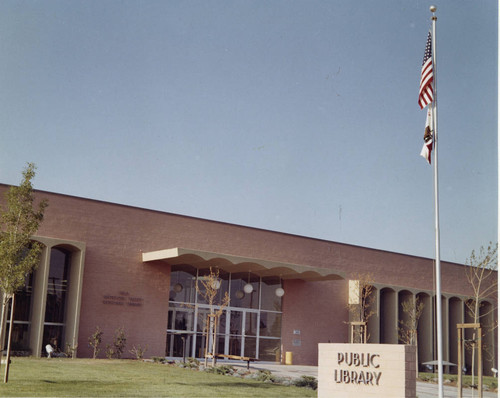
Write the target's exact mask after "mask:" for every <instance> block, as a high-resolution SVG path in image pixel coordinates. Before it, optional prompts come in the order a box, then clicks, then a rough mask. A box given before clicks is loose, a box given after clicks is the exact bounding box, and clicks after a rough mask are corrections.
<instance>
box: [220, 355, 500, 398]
mask: <svg viewBox="0 0 500 398" xmlns="http://www.w3.org/2000/svg"><path fill="white" fill-rule="evenodd" d="M217 363H220V362H219V361H218V362H217ZM231 365H232V366H234V367H241V368H246V365H245V364H241V362H239V363H238V362H231ZM250 369H252V370H259V369H262V370H265V369H267V370H269V371H271V372H272V373H273V374H275V375H276V376H280V377H290V378H300V377H301V376H313V377H316V378H317V377H318V367H317V366H301V365H277V364H274V363H265V362H264V363H259V362H256V363H253V364H252V365H250ZM437 396H438V385H437V384H433V383H423V382H419V381H417V397H418V398H436V397H437ZM462 396H463V398H470V397H478V393H477V391H474V390H471V389H470V388H464V389H462ZM456 397H457V388H456V387H452V386H447V385H445V386H444V398H456ZM483 397H484V398H497V397H498V393H496V392H488V391H484V392H483Z"/></svg>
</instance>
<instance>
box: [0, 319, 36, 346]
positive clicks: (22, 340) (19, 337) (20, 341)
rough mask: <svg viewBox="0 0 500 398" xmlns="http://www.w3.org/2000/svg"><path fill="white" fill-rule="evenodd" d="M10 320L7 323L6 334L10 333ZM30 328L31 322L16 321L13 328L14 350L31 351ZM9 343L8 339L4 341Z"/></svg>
mask: <svg viewBox="0 0 500 398" xmlns="http://www.w3.org/2000/svg"><path fill="white" fill-rule="evenodd" d="M9 329H10V322H7V323H6V331H5V336H8V335H9ZM29 329H30V324H29V323H28V322H22V323H18V322H14V328H13V329H12V346H11V349H12V351H31V350H30V342H29V336H30V335H29ZM4 344H5V345H7V339H5V342H4Z"/></svg>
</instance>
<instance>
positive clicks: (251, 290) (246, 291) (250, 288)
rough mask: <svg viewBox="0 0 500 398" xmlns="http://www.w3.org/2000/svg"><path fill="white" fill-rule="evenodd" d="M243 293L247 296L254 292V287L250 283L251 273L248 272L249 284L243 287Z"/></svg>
mask: <svg viewBox="0 0 500 398" xmlns="http://www.w3.org/2000/svg"><path fill="white" fill-rule="evenodd" d="M243 291H244V292H245V293H247V294H250V293H252V292H253V285H252V284H251V283H250V271H248V283H247V284H246V285H245V286H243Z"/></svg>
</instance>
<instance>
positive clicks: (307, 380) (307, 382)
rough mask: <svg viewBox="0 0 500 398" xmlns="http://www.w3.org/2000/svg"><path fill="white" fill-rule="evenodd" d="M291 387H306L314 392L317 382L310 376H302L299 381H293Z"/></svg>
mask: <svg viewBox="0 0 500 398" xmlns="http://www.w3.org/2000/svg"><path fill="white" fill-rule="evenodd" d="M293 385H294V386H296V387H306V388H311V389H313V390H316V389H317V388H318V380H316V378H315V377H312V376H302V377H301V378H300V379H295V380H294V381H293Z"/></svg>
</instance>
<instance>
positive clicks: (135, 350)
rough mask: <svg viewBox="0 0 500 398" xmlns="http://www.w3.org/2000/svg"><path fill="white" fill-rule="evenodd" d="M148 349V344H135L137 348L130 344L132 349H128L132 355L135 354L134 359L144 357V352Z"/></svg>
mask: <svg viewBox="0 0 500 398" xmlns="http://www.w3.org/2000/svg"><path fill="white" fill-rule="evenodd" d="M147 350H148V346H146V347H144V348H142V347H141V346H140V345H139V346H137V348H136V347H135V345H134V346H132V349H131V350H130V351H129V352H130V353H131V354H132V355H134V356H135V358H136V359H142V358H144V354H145V353H146V351H147Z"/></svg>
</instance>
